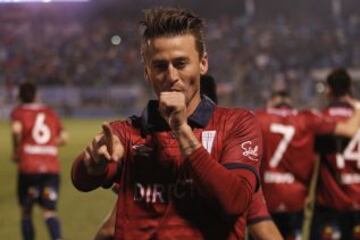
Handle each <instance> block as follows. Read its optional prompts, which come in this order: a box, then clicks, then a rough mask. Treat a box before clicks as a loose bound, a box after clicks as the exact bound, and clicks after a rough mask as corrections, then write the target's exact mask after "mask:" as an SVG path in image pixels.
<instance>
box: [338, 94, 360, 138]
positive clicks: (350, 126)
mask: <svg viewBox="0 0 360 240" xmlns="http://www.w3.org/2000/svg"><path fill="white" fill-rule="evenodd" d="M347 102H348V103H350V104H351V106H352V107H353V108H354V113H353V115H352V116H351V117H350V118H349V119H348V120H346V121H344V122H338V123H337V124H336V127H335V130H334V134H335V135H342V136H346V137H352V136H353V135H354V134H355V133H356V132H357V130H358V129H359V127H360V102H359V101H356V100H355V99H352V98H348V99H347Z"/></svg>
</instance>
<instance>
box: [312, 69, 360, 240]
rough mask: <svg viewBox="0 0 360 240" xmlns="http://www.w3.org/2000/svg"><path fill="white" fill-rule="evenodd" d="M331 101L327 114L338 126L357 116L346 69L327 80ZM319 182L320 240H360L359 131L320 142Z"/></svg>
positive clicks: (317, 216) (317, 223)
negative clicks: (348, 135) (351, 102)
mask: <svg viewBox="0 0 360 240" xmlns="http://www.w3.org/2000/svg"><path fill="white" fill-rule="evenodd" d="M327 93H328V97H329V99H330V103H329V105H328V107H327V108H326V109H325V110H324V114H325V115H326V116H328V117H330V118H331V119H333V120H335V121H336V122H344V121H345V120H346V119H349V118H350V117H351V116H353V115H354V112H355V110H354V107H353V106H352V105H351V104H349V101H355V100H354V99H353V97H352V96H351V78H350V76H349V74H348V73H347V72H346V71H345V70H344V69H336V70H334V71H332V72H331V74H330V75H329V76H328V77H327ZM317 148H318V150H319V152H320V156H321V161H320V163H321V164H320V178H319V185H318V189H317V190H318V191H317V202H316V203H317V204H316V208H315V209H316V211H315V216H314V224H313V226H314V235H313V237H312V239H314V240H315V239H318V240H335V239H342V240H345V239H346V240H355V239H356V240H358V239H360V131H358V132H357V133H356V134H355V135H354V136H353V137H352V138H348V137H340V136H334V135H326V136H321V137H319V138H318V141H317Z"/></svg>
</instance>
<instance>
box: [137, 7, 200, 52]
mask: <svg viewBox="0 0 360 240" xmlns="http://www.w3.org/2000/svg"><path fill="white" fill-rule="evenodd" d="M140 25H141V26H143V27H144V30H143V34H142V43H141V54H142V56H143V58H144V54H145V51H146V46H147V44H148V41H149V40H150V39H153V38H156V37H162V36H165V37H166V36H170V37H171V36H176V35H182V34H187V33H190V34H192V35H193V36H194V37H195V46H196V49H197V51H198V52H199V56H200V57H202V56H203V55H204V53H205V51H206V50H205V49H206V47H205V41H204V33H203V28H204V21H203V20H202V19H201V18H200V17H198V16H196V15H195V14H194V13H192V12H191V11H189V10H185V9H181V8H170V7H169V8H164V7H156V8H150V9H146V10H144V19H143V20H142V21H140Z"/></svg>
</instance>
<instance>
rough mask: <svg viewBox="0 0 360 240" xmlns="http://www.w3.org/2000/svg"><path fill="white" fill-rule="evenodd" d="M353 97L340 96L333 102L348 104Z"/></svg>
mask: <svg viewBox="0 0 360 240" xmlns="http://www.w3.org/2000/svg"><path fill="white" fill-rule="evenodd" d="M351 98H352V97H351V96H350V95H348V94H347V95H344V96H340V97H334V98H333V101H336V102H348V101H349V99H351Z"/></svg>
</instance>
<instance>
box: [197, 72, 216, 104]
mask: <svg viewBox="0 0 360 240" xmlns="http://www.w3.org/2000/svg"><path fill="white" fill-rule="evenodd" d="M200 94H204V95H206V96H208V97H209V98H210V99H211V100H213V102H214V103H217V102H218V99H217V94H216V82H215V79H214V78H213V77H212V76H211V75H207V74H205V75H201V76H200Z"/></svg>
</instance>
